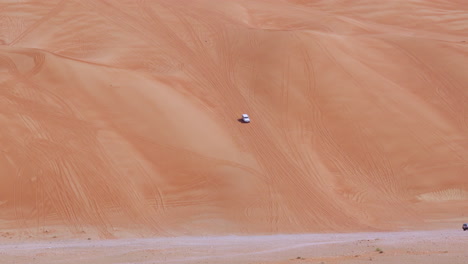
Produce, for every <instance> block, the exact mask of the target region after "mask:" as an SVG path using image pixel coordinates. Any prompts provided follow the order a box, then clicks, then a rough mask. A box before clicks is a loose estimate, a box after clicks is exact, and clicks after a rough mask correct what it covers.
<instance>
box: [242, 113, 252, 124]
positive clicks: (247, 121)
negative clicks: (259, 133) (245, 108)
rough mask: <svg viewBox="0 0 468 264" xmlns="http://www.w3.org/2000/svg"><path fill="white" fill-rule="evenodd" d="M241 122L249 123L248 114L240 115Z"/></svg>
mask: <svg viewBox="0 0 468 264" xmlns="http://www.w3.org/2000/svg"><path fill="white" fill-rule="evenodd" d="M242 122H244V123H250V117H249V115H248V114H242Z"/></svg>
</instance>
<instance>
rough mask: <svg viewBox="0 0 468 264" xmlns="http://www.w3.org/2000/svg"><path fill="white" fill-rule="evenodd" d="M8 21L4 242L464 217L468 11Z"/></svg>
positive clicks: (407, 223)
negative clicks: (246, 116)
mask: <svg viewBox="0 0 468 264" xmlns="http://www.w3.org/2000/svg"><path fill="white" fill-rule="evenodd" d="M0 26H1V30H0V124H1V130H0V183H1V184H0V228H1V230H0V231H1V239H2V241H5V242H6V243H18V242H21V243H26V244H28V243H33V242H34V241H55V240H63V241H67V239H81V240H86V241H87V238H90V239H92V240H91V241H94V240H95V239H100V240H102V239H104V240H103V241H105V239H118V238H120V239H131V238H144V237H147V238H154V237H178V236H229V235H273V234H302V233H330V232H334V233H340V232H347V233H350V232H378V231H385V232H389V231H404V230H412V231H415V230H445V229H450V230H452V229H453V230H457V232H459V231H461V224H462V223H463V222H468V67H467V65H468V5H467V4H466V1H463V0H459V1H456V0H427V1H415V0H414V1H411V0H394V1H377V0H373V1H371V0H356V1H345V0H333V1H332V0H323V1H300V0H296V1H286V0H271V1H267V0H254V1H247V0H238V1H235V0H223V1H218V0H196V1H189V0H184V1H182V0H172V1H163V0H154V1H145V0H139V1H130V0H119V1H110V0H79V1H78V0H75V1H73V0H61V1H54V0H50V1H38V0H35V1H33V0H24V1H12V0H5V1H0ZM243 113H247V114H249V115H250V117H251V120H252V122H251V123H249V124H244V123H241V122H239V118H240V117H241V114H243ZM428 232H429V231H428ZM434 232H435V231H434ZM15 241H16V242H15ZM103 243H108V242H103ZM109 243H113V242H109ZM464 243H465V245H466V240H464ZM104 245H107V244H104ZM2 250H3V249H2ZM353 261H354V260H353ZM349 263H355V262H351V260H349ZM356 263H358V262H356ZM427 263H429V262H427Z"/></svg>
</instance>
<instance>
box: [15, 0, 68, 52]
mask: <svg viewBox="0 0 468 264" xmlns="http://www.w3.org/2000/svg"><path fill="white" fill-rule="evenodd" d="M66 2H68V0H61V1H60V2H59V3H58V4H57V5H56V6H55V7H54V8H52V9H51V10H50V12H48V13H47V14H46V15H45V16H43V17H42V18H40V19H39V20H38V21H36V22H35V23H34V24H33V25H31V26H30V27H29V28H27V29H26V30H25V31H23V32H22V33H21V34H19V35H18V36H17V37H16V38H15V39H13V40H12V41H11V42H10V43H9V44H8V45H9V46H13V45H15V44H16V43H18V42H19V41H21V40H22V39H24V38H25V37H26V36H27V35H29V34H30V33H31V32H32V31H34V30H35V29H36V28H38V27H39V26H40V25H42V24H43V23H45V22H46V21H48V20H50V19H51V18H52V17H54V16H56V15H57V14H58V13H60V11H62V10H63V8H64V7H65V4H66Z"/></svg>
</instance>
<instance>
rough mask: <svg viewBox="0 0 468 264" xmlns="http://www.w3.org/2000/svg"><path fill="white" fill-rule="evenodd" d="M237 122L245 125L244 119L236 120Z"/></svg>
mask: <svg viewBox="0 0 468 264" xmlns="http://www.w3.org/2000/svg"><path fill="white" fill-rule="evenodd" d="M237 121H239V123H242V124H245V122H244V119H242V118H239V119H237Z"/></svg>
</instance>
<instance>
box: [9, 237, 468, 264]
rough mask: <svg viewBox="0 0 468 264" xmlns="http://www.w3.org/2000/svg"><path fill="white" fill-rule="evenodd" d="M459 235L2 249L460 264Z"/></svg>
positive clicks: (262, 263) (170, 258)
mask: <svg viewBox="0 0 468 264" xmlns="http://www.w3.org/2000/svg"><path fill="white" fill-rule="evenodd" d="M467 244H468V236H467V235H466V233H463V231H458V230H457V231H455V230H438V231H410V232H377V233H369V232H367V233H352V234H337V233H328V234H302V235H298V234H290V235H267V236H216V237H209V236H203V237H194V236H190V237H173V238H167V237H166V238H162V237H159V238H137V239H111V240H96V241H94V240H91V241H86V240H67V241H62V240H56V241H53V242H36V243H25V244H20V245H18V244H1V245H0V257H1V258H2V260H3V261H2V263H5V264H23V263H24V264H29V263H35V264H49V263H55V264H75V263H76V264H82V263H100V264H108V263H109V264H110V263H120V264H123V263H125V264H130V263H132V264H150V263H151V264H156V263H174V264H186V263H187V264H195V263H205V264H214V263H230V264H245V263H251V264H305V263H314V264H362V263H383V264H394V263H408V264H420V263H428V264H436V263H437V264H439V263H451V264H465V263H466V260H467V259H468V252H467V251H466V245H467Z"/></svg>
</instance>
